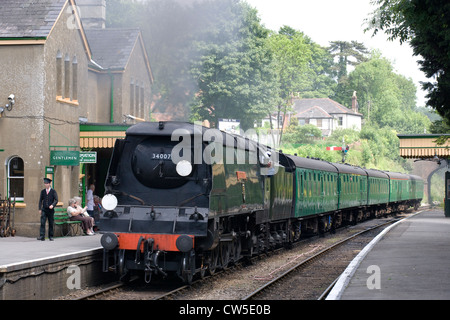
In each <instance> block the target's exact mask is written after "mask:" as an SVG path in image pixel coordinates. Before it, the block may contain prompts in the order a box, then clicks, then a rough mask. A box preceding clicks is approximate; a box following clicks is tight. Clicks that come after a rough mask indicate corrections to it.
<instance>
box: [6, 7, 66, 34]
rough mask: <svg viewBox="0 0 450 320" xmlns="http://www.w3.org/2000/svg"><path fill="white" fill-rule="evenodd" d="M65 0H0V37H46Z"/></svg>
mask: <svg viewBox="0 0 450 320" xmlns="http://www.w3.org/2000/svg"><path fill="white" fill-rule="evenodd" d="M66 1H67V0H39V1H36V0H1V4H0V6H1V9H0V38H8V39H13V38H46V37H47V36H48V35H49V33H50V31H51V30H52V28H53V25H54V24H55V22H56V20H57V19H58V17H59V15H60V13H61V10H62V9H63V7H64V4H65V3H66Z"/></svg>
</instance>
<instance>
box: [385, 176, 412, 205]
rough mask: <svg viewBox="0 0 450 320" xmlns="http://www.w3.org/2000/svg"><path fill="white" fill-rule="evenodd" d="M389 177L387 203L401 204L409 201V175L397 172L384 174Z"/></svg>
mask: <svg viewBox="0 0 450 320" xmlns="http://www.w3.org/2000/svg"><path fill="white" fill-rule="evenodd" d="M386 174H387V175H388V176H389V202H390V203H392V202H401V201H405V200H409V199H410V198H411V197H410V185H411V182H410V179H409V175H406V174H403V173H397V172H386Z"/></svg>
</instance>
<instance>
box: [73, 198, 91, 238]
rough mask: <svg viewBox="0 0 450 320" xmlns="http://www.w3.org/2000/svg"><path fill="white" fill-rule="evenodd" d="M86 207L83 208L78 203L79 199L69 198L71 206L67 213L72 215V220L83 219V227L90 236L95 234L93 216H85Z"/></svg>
mask: <svg viewBox="0 0 450 320" xmlns="http://www.w3.org/2000/svg"><path fill="white" fill-rule="evenodd" d="M85 212H86V208H84V209H83V208H81V207H80V206H78V205H77V201H76V200H75V199H70V200H69V206H68V207H67V213H68V214H69V216H70V219H69V220H71V221H81V228H82V229H83V231H84V232H85V233H86V234H87V235H88V236H93V235H94V234H95V233H94V230H93V229H92V228H93V223H92V218H91V217H90V216H87V217H86V216H85Z"/></svg>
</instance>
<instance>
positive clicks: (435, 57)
mask: <svg viewBox="0 0 450 320" xmlns="http://www.w3.org/2000/svg"><path fill="white" fill-rule="evenodd" d="M373 4H375V5H376V6H377V7H378V9H377V10H376V11H375V12H374V13H373V15H372V17H371V18H370V19H369V20H368V21H369V23H370V25H369V28H368V29H372V30H373V33H374V34H376V33H377V32H378V31H380V30H381V31H384V32H385V33H386V34H387V35H389V37H390V39H391V40H393V39H398V40H399V41H400V43H403V42H409V44H410V45H411V47H412V48H413V51H414V55H416V56H419V57H421V58H422V59H421V60H419V64H420V65H421V70H422V71H423V72H424V73H425V75H426V77H427V78H429V79H433V82H425V83H423V84H422V86H423V88H424V89H425V90H427V91H428V95H427V98H428V102H427V104H428V105H429V106H431V107H433V108H434V109H435V110H436V111H438V113H439V114H440V115H441V116H442V117H444V118H446V119H447V120H450V57H449V55H448V52H449V51H450V37H449V36H448V35H449V33H450V3H449V2H448V1H447V0H374V1H373Z"/></svg>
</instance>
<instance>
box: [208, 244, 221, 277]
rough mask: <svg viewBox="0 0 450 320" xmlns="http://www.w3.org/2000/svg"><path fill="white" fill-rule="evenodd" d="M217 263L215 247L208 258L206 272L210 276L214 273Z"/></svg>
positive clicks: (216, 248) (217, 248) (217, 254)
mask: <svg viewBox="0 0 450 320" xmlns="http://www.w3.org/2000/svg"><path fill="white" fill-rule="evenodd" d="M218 262H219V246H217V247H215V248H214V249H213V250H212V251H211V256H210V258H209V265H208V272H209V274H210V275H213V274H214V273H216V269H217V263H218Z"/></svg>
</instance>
